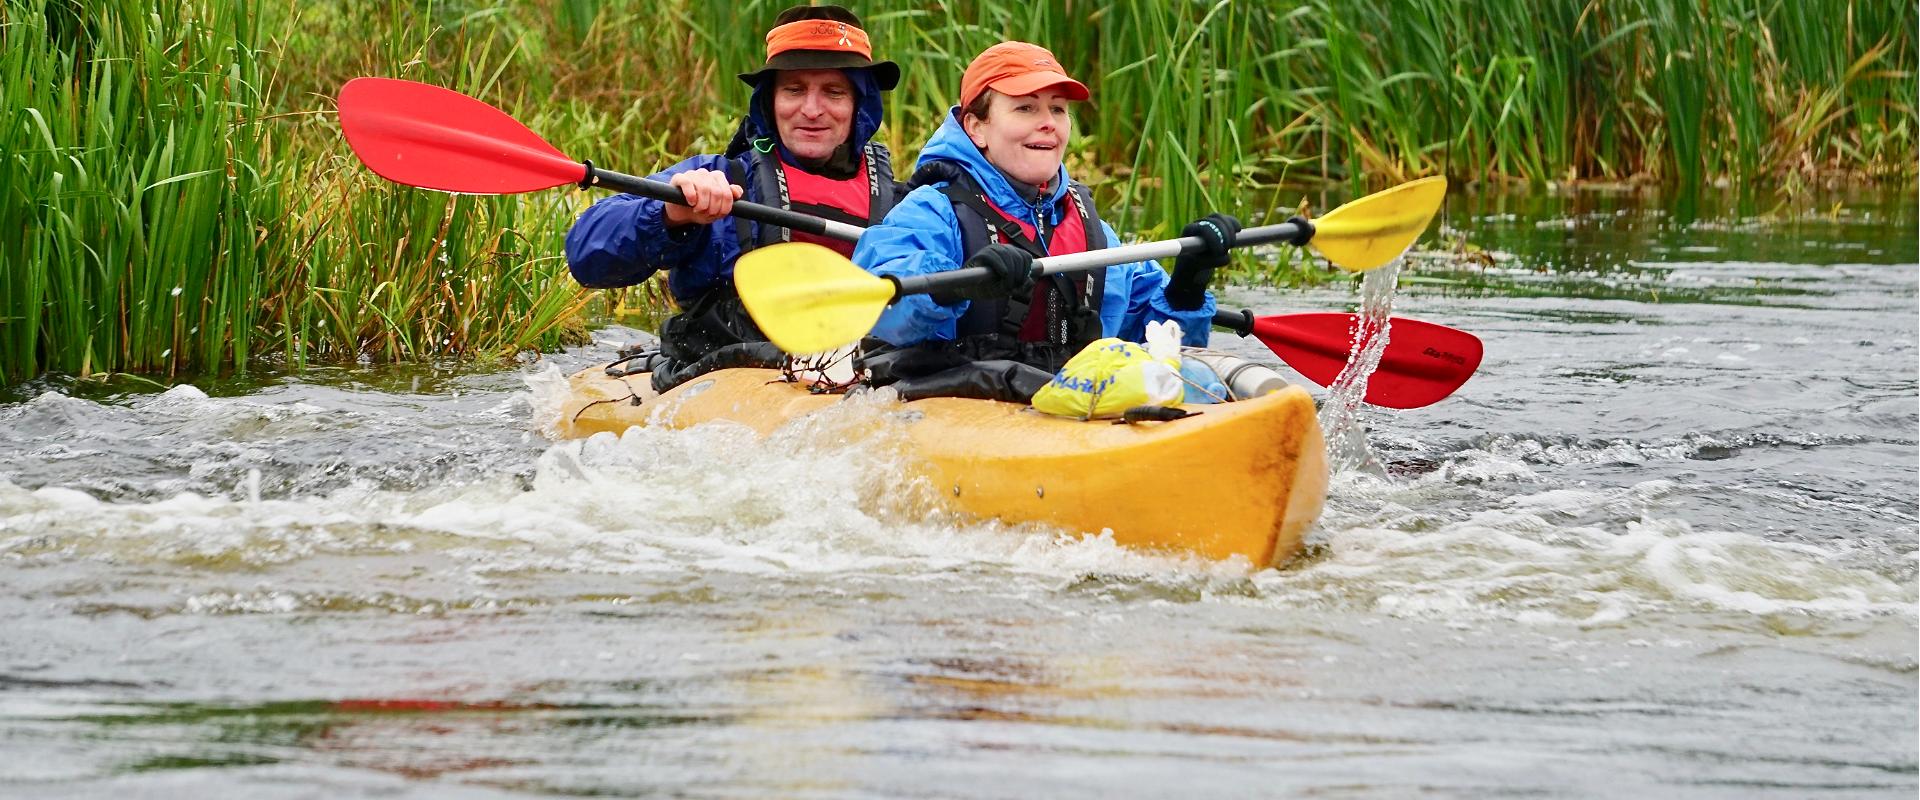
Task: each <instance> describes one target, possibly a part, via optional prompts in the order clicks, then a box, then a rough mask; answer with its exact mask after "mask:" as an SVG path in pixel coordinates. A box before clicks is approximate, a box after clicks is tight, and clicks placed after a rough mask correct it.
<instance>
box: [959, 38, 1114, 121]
mask: <svg viewBox="0 0 1920 800" xmlns="http://www.w3.org/2000/svg"><path fill="white" fill-rule="evenodd" d="M1048 87H1059V89H1060V92H1061V94H1064V95H1066V97H1067V99H1068V100H1085V99H1087V98H1088V97H1090V96H1091V94H1090V93H1089V92H1088V91H1087V87H1086V85H1085V84H1083V83H1081V82H1079V81H1076V80H1074V79H1072V78H1069V77H1067V73H1066V72H1064V71H1062V70H1061V69H1060V60H1059V59H1056V58H1054V57H1053V54H1052V53H1050V52H1047V48H1044V47H1041V46H1040V45H1037V44H1028V43H1026V42H1001V43H1000V44H996V45H994V46H992V47H989V48H987V49H986V51H985V52H982V53H981V54H980V55H979V56H977V57H975V58H974V59H973V63H971V64H968V65H967V72H966V74H965V75H962V76H961V77H960V107H961V108H966V107H967V106H968V105H971V104H972V103H973V99H974V98H976V97H979V96H980V93H981V92H984V91H986V90H988V89H992V90H994V91H996V92H999V93H1001V94H1004V95H1011V96H1014V97H1020V96H1022V95H1029V94H1033V93H1034V92H1037V91H1040V90H1041V89H1045V88H1048Z"/></svg>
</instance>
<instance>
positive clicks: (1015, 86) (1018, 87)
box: [987, 72, 1093, 100]
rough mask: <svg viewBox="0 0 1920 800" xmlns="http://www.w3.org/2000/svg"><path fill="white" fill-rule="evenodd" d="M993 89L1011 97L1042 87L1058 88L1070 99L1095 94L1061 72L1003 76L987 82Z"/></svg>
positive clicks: (1023, 94) (1080, 98)
mask: <svg viewBox="0 0 1920 800" xmlns="http://www.w3.org/2000/svg"><path fill="white" fill-rule="evenodd" d="M987 88H989V89H992V90H994V91H996V92H999V93H1001V94H1004V95H1008V96H1010V97H1023V96H1026V95H1030V94H1033V93H1035V92H1038V91H1040V90H1041V89H1047V88H1056V89H1059V90H1060V94H1062V95H1064V96H1065V97H1066V98H1067V99H1068V100H1085V99H1087V98H1088V97H1091V96H1093V95H1092V93H1091V92H1088V91H1087V86H1086V84H1083V83H1081V82H1079V81H1076V80H1074V79H1072V78H1069V77H1067V76H1066V75H1065V74H1062V73H1059V72H1029V73H1026V74H1025V75H1015V76H1013V77H1011V78H1001V79H1000V80H997V81H994V82H993V83H989V84H987Z"/></svg>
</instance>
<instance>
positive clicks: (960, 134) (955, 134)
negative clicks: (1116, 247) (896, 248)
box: [915, 106, 1067, 221]
mask: <svg viewBox="0 0 1920 800" xmlns="http://www.w3.org/2000/svg"><path fill="white" fill-rule="evenodd" d="M934 161H950V162H953V163H955V164H959V165H960V168H961V169H964V170H966V171H967V175H968V176H969V177H972V178H973V180H974V182H975V183H978V184H980V188H981V189H983V190H985V191H986V193H987V199H988V200H990V201H992V202H993V204H994V205H995V206H998V207H999V208H1000V210H1002V211H1005V212H1008V213H1014V212H1015V211H1017V210H1018V209H1022V208H1030V207H1031V205H1032V204H1031V203H1029V202H1028V201H1027V199H1026V198H1025V197H1023V196H1022V195H1021V194H1020V192H1019V190H1017V189H1015V188H1013V179H1011V178H1008V177H1007V175H1006V173H1004V172H1001V171H1000V168H999V167H996V166H994V165H993V162H991V161H988V160H987V154H986V153H982V152H980V148H978V147H975V146H974V144H973V139H971V138H969V137H968V136H967V131H966V129H965V128H962V127H960V107H959V106H954V107H953V108H950V109H948V110H947V116H946V119H944V120H942V121H941V123H940V129H939V130H937V131H934V132H933V136H932V137H931V138H929V139H927V144H926V146H925V147H923V148H921V149H920V160H919V161H918V162H917V163H916V164H915V169H918V168H919V167H923V166H926V165H927V164H928V163H929V162H934ZM1066 196H1067V167H1066V165H1065V164H1062V165H1061V166H1060V171H1059V173H1058V174H1056V175H1054V178H1053V182H1052V184H1051V185H1050V186H1048V187H1047V195H1046V205H1047V207H1048V208H1057V207H1058V206H1059V203H1060V200H1061V198H1064V197H1066ZM1023 216H1024V215H1023ZM1050 221H1051V220H1050Z"/></svg>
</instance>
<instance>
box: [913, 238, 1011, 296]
mask: <svg viewBox="0 0 1920 800" xmlns="http://www.w3.org/2000/svg"><path fill="white" fill-rule="evenodd" d="M964 266H968V267H986V268H987V269H988V270H989V271H991V272H992V273H993V279H992V280H988V281H981V282H979V283H972V284H968V285H966V286H962V287H960V288H958V289H951V290H948V291H944V292H937V293H935V294H934V295H933V300H934V302H936V303H940V304H942V305H953V304H954V303H957V302H959V301H961V300H991V299H993V298H996V297H1025V296H1027V295H1028V294H1031V293H1032V292H1033V254H1032V253H1029V252H1027V251H1025V250H1022V249H1020V248H1018V247H1015V246H1013V245H1010V244H990V245H987V246H986V247H983V248H981V249H980V252H978V253H974V254H973V257H972V258H969V259H967V263H966V264H965V265H964Z"/></svg>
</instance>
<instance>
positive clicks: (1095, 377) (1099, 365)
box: [1033, 323, 1186, 419]
mask: <svg viewBox="0 0 1920 800" xmlns="http://www.w3.org/2000/svg"><path fill="white" fill-rule="evenodd" d="M1168 325H1169V326H1171V327H1172V329H1173V338H1172V340H1171V341H1172V355H1171V357H1168V358H1156V357H1155V355H1154V354H1153V353H1150V352H1148V349H1147V348H1145V347H1141V346H1140V345H1137V344H1134V343H1132V342H1127V341H1122V340H1120V339H1114V338H1107V339H1100V340H1098V341H1095V342H1093V343H1092V344H1089V345H1087V346H1086V348H1085V349H1083V350H1081V351H1080V352H1078V353H1076V354H1074V356H1073V358H1070V359H1068V360H1067V364H1066V366H1064V367H1061V368H1060V372H1059V374H1057V375H1054V376H1053V380H1052V381H1049V382H1048V383H1047V385H1046V386H1045V387H1042V388H1041V389H1040V391H1039V392H1038V393H1037V394H1035V395H1034V396H1033V407H1034V408H1036V409H1039V410H1041V411H1043V412H1046V413H1048V414H1053V415H1055V416H1061V417H1077V418H1079V419H1110V418H1114V417H1118V416H1120V415H1121V414H1122V413H1124V412H1125V411H1126V410H1127V409H1129V408H1133V407H1134V406H1148V405H1152V406H1177V405H1179V404H1180V401H1181V397H1182V396H1183V395H1184V394H1185V393H1186V385H1185V384H1184V383H1182V382H1181V380H1180V345H1179V342H1180V334H1179V330H1180V328H1179V326H1178V325H1177V324H1175V323H1168ZM1164 336H1165V329H1164V328H1162V329H1160V330H1158V331H1156V330H1154V329H1153V328H1152V327H1151V326H1150V327H1149V330H1148V333H1147V340H1148V342H1149V343H1150V344H1151V345H1160V344H1162V341H1161V340H1163V339H1164ZM1163 349H1164V348H1163Z"/></svg>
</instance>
